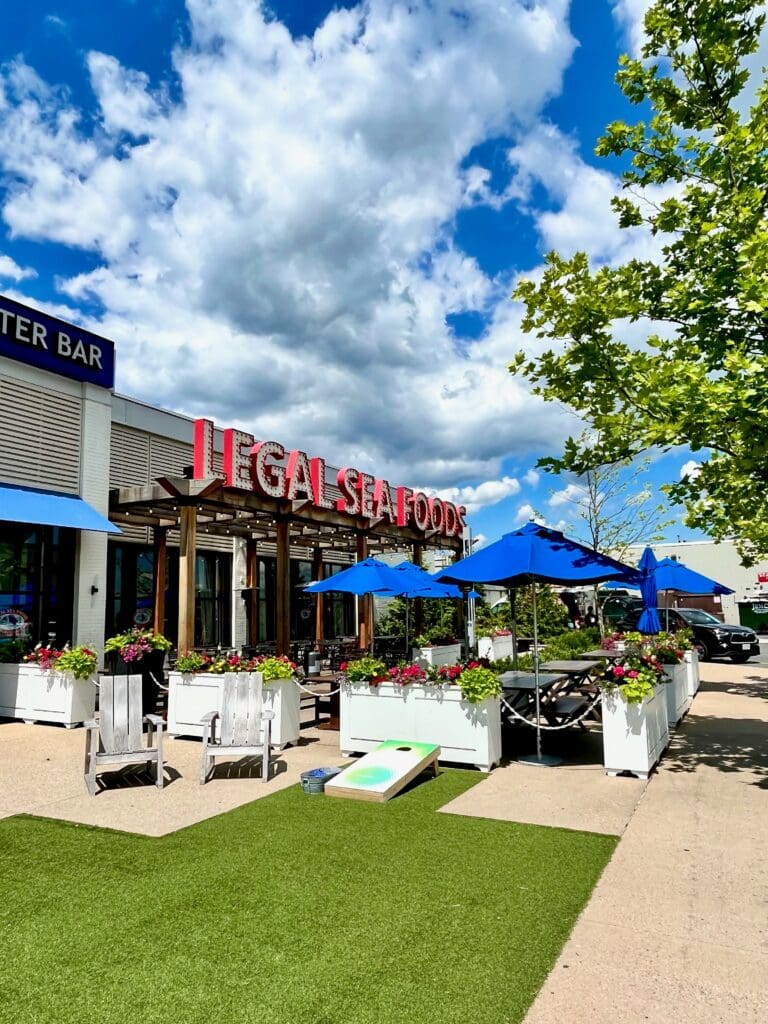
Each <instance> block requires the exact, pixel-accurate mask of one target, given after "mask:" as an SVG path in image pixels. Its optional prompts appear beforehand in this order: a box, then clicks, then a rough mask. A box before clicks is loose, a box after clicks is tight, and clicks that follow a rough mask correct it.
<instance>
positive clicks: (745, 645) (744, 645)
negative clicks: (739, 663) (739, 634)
mask: <svg viewBox="0 0 768 1024" xmlns="http://www.w3.org/2000/svg"><path fill="white" fill-rule="evenodd" d="M751 647H752V644H742V645H741V649H742V651H748V650H749V649H750V648H751Z"/></svg>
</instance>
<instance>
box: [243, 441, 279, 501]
mask: <svg viewBox="0 0 768 1024" xmlns="http://www.w3.org/2000/svg"><path fill="white" fill-rule="evenodd" d="M270 455H271V456H273V457H274V458H276V459H283V458H285V448H283V446H282V445H281V444H279V443H278V442H277V441H259V442H258V444H255V445H254V446H253V448H251V479H252V480H253V489H254V490H255V491H260V492H261V493H262V494H266V495H267V497H268V498H284V497H285V469H284V468H283V467H282V466H278V465H275V464H274V463H269V464H268V463H267V459H268V458H269V456H270Z"/></svg>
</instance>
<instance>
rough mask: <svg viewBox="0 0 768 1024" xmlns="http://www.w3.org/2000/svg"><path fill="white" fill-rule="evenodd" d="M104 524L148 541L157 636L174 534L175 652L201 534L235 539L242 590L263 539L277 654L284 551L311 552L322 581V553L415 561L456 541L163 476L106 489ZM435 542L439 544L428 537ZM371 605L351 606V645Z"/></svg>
mask: <svg viewBox="0 0 768 1024" xmlns="http://www.w3.org/2000/svg"><path fill="white" fill-rule="evenodd" d="M109 518H110V520H111V521H112V522H114V523H116V524H118V525H119V524H121V523H124V524H127V525H133V526H148V527H151V528H152V530H153V538H154V553H155V558H154V628H155V630H156V631H157V632H162V629H163V623H164V621H165V572H166V551H167V542H168V531H169V530H178V531H179V620H178V650H179V652H180V653H184V652H187V651H189V650H190V649H191V648H192V647H193V645H194V636H195V556H196V552H197V537H198V534H199V533H200V532H201V531H205V532H206V533H209V534H214V535H219V536H230V537H240V538H243V539H244V540H245V545H246V587H247V588H253V587H255V586H256V564H257V563H256V552H257V544H258V542H259V541H260V540H261V541H270V542H271V543H274V544H275V546H276V553H277V594H276V609H275V613H276V614H275V619H276V637H275V639H276V646H277V651H278V653H280V654H288V653H289V650H290V607H291V594H290V551H291V547H292V546H293V547H306V548H307V549H308V550H309V551H311V553H312V557H311V560H312V563H313V577H314V578H315V579H322V576H323V564H324V555H325V553H326V552H328V551H336V552H338V551H347V552H349V553H350V554H353V555H354V556H355V557H356V558H357V560H360V559H363V558H366V557H368V555H375V554H377V553H380V552H382V551H383V550H385V549H391V548H393V547H399V548H401V549H402V548H404V547H410V548H411V550H412V560H413V561H414V562H416V564H420V563H421V558H422V553H423V551H424V550H425V549H426V548H428V547H441V548H444V549H445V548H448V549H450V550H452V551H453V552H454V555H455V556H456V557H460V556H461V544H462V542H461V540H460V539H459V538H455V537H450V538H449V537H444V536H439V535H438V534H437V531H434V530H433V531H426V532H424V531H420V530H418V529H416V528H415V527H414V526H406V527H400V526H396V525H394V524H392V523H391V522H390V521H389V520H386V519H363V518H360V517H357V516H352V515H349V514H348V513H345V512H337V511H335V510H334V509H325V508H318V507H317V506H316V505H314V504H312V503H311V502H310V501H286V500H281V499H277V498H269V497H266V496H264V495H261V494H258V493H255V492H251V491H243V490H239V489H236V488H232V487H226V486H225V485H224V481H223V480H222V479H221V478H220V477H211V478H209V479H204V480H191V479H188V478H187V477H177V476H164V477H159V478H158V479H157V480H156V481H155V482H154V483H152V484H149V485H146V486H139V487H120V488H117V489H113V490H112V491H110V507H109ZM438 537H439V543H436V539H437V538H438ZM322 601H323V599H322V595H317V613H316V622H315V638H316V640H322V639H323V635H322V631H323V603H322ZM255 616H256V604H255V602H252V603H251V617H252V618H251V623H250V626H251V635H252V636H253V635H255V629H256V621H255ZM371 630H372V622H371V605H370V602H368V601H360V602H359V604H358V642H359V645H360V647H361V648H364V647H367V646H368V644H369V643H370V640H371Z"/></svg>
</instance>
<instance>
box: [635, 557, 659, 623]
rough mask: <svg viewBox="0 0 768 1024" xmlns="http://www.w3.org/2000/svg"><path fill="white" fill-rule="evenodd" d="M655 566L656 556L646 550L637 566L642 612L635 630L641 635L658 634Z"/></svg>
mask: <svg viewBox="0 0 768 1024" xmlns="http://www.w3.org/2000/svg"><path fill="white" fill-rule="evenodd" d="M657 565H658V563H657V561H656V556H655V555H654V553H653V552H652V551H651V549H650V548H646V549H645V551H644V552H643V554H642V557H641V559H640V561H639V563H638V566H637V568H638V571H639V572H640V573H641V574H642V575H641V579H640V594H641V595H642V598H643V610H642V613H641V614H640V618H639V620H638V623H637V628H638V630H639V631H640V632H641V633H658V632H659V630H660V629H661V623H660V622H659V613H658V612H657V611H656V605H657V603H658V594H657V582H658V581H657V576H656V569H657Z"/></svg>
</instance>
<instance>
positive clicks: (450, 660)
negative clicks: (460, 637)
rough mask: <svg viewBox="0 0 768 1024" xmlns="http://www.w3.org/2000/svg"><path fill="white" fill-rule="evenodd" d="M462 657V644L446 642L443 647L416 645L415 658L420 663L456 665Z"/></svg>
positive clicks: (434, 665)
mask: <svg viewBox="0 0 768 1024" xmlns="http://www.w3.org/2000/svg"><path fill="white" fill-rule="evenodd" d="M460 659H461V644H445V646H443V647H414V648H413V660H414V661H416V662H418V663H419V664H420V665H431V666H432V667H433V668H439V667H440V665H455V664H456V662H457V661H459V660H460Z"/></svg>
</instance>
